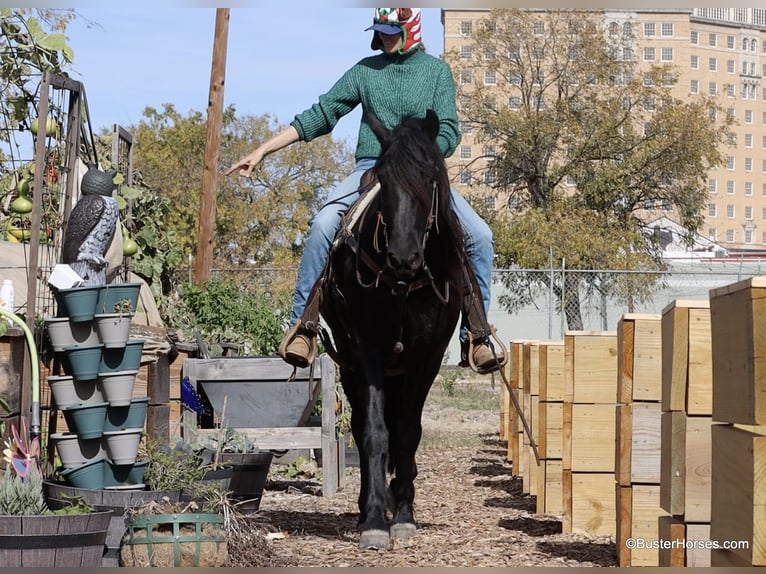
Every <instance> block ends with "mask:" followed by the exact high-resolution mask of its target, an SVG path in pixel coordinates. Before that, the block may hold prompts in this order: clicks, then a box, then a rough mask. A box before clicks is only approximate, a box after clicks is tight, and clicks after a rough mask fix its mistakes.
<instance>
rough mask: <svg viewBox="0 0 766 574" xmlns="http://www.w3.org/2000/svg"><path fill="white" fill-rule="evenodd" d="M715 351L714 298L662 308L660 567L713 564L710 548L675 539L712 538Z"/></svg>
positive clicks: (699, 539)
mask: <svg viewBox="0 0 766 574" xmlns="http://www.w3.org/2000/svg"><path fill="white" fill-rule="evenodd" d="M711 426H712V354H711V332H710V303H709V301H684V300H676V301H673V302H671V303H670V304H668V305H667V306H666V307H665V308H664V309H663V310H662V450H661V463H660V504H661V506H662V509H663V510H665V511H666V512H668V513H669V514H670V516H667V517H662V518H661V519H660V538H661V539H663V540H669V541H671V543H670V544H668V545H667V547H663V548H661V549H660V566H709V565H710V549H709V548H705V547H690V546H689V545H685V544H682V543H680V542H679V543H675V542H674V541H676V540H677V541H681V540H684V539H685V540H687V541H688V540H697V541H705V540H708V539H709V537H710V491H711V480H710V473H711Z"/></svg>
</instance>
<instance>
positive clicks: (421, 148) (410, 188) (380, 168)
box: [375, 117, 462, 243]
mask: <svg viewBox="0 0 766 574" xmlns="http://www.w3.org/2000/svg"><path fill="white" fill-rule="evenodd" d="M375 173H376V175H377V176H378V179H379V180H381V181H386V182H387V183H389V184H393V185H397V186H399V187H400V188H401V189H403V190H404V191H405V192H406V193H408V194H409V195H410V196H411V197H413V198H414V199H415V200H416V201H417V202H418V203H419V204H420V205H421V207H422V208H423V209H429V208H430V206H431V203H432V200H433V191H434V190H433V188H432V187H431V185H430V182H436V191H437V194H438V203H439V217H440V219H441V220H442V221H446V222H447V224H448V225H449V228H450V231H451V232H452V235H454V239H455V240H459V241H460V243H462V233H461V232H460V228H459V224H458V221H457V218H456V217H455V215H454V213H453V211H452V200H451V195H450V181H449V174H448V172H447V165H446V163H445V162H444V157H443V155H442V153H441V150H440V149H439V146H438V145H437V144H436V142H435V141H434V140H432V139H431V138H430V137H429V136H428V134H427V133H426V131H425V130H424V128H423V120H422V119H418V118H415V117H406V118H404V119H403V120H402V122H401V123H400V124H399V125H398V126H397V127H396V128H394V130H393V131H392V132H391V140H390V142H389V144H388V146H387V147H386V148H385V151H384V152H383V153H382V154H381V156H380V157H379V158H378V161H377V163H376V165H375ZM424 183H427V185H425V184H424Z"/></svg>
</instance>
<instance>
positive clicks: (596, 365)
mask: <svg viewBox="0 0 766 574" xmlns="http://www.w3.org/2000/svg"><path fill="white" fill-rule="evenodd" d="M564 362H565V377H564V400H566V401H569V402H572V403H608V404H612V405H614V404H615V399H616V396H617V333H616V332H614V331H568V332H567V333H566V334H565V336H564Z"/></svg>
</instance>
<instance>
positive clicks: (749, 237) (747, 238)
mask: <svg viewBox="0 0 766 574" xmlns="http://www.w3.org/2000/svg"><path fill="white" fill-rule="evenodd" d="M752 242H753V230H752V229H745V243H752Z"/></svg>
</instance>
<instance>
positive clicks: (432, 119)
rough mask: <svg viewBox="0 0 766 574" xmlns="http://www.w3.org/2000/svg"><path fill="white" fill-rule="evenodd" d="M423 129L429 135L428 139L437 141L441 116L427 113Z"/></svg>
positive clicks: (429, 111) (430, 112)
mask: <svg viewBox="0 0 766 574" xmlns="http://www.w3.org/2000/svg"><path fill="white" fill-rule="evenodd" d="M423 128H424V129H425V131H426V134H428V137H430V138H431V139H432V140H435V139H436V136H437V135H439V116H437V115H436V112H435V111H433V110H427V111H426V117H425V119H424V120H423Z"/></svg>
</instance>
